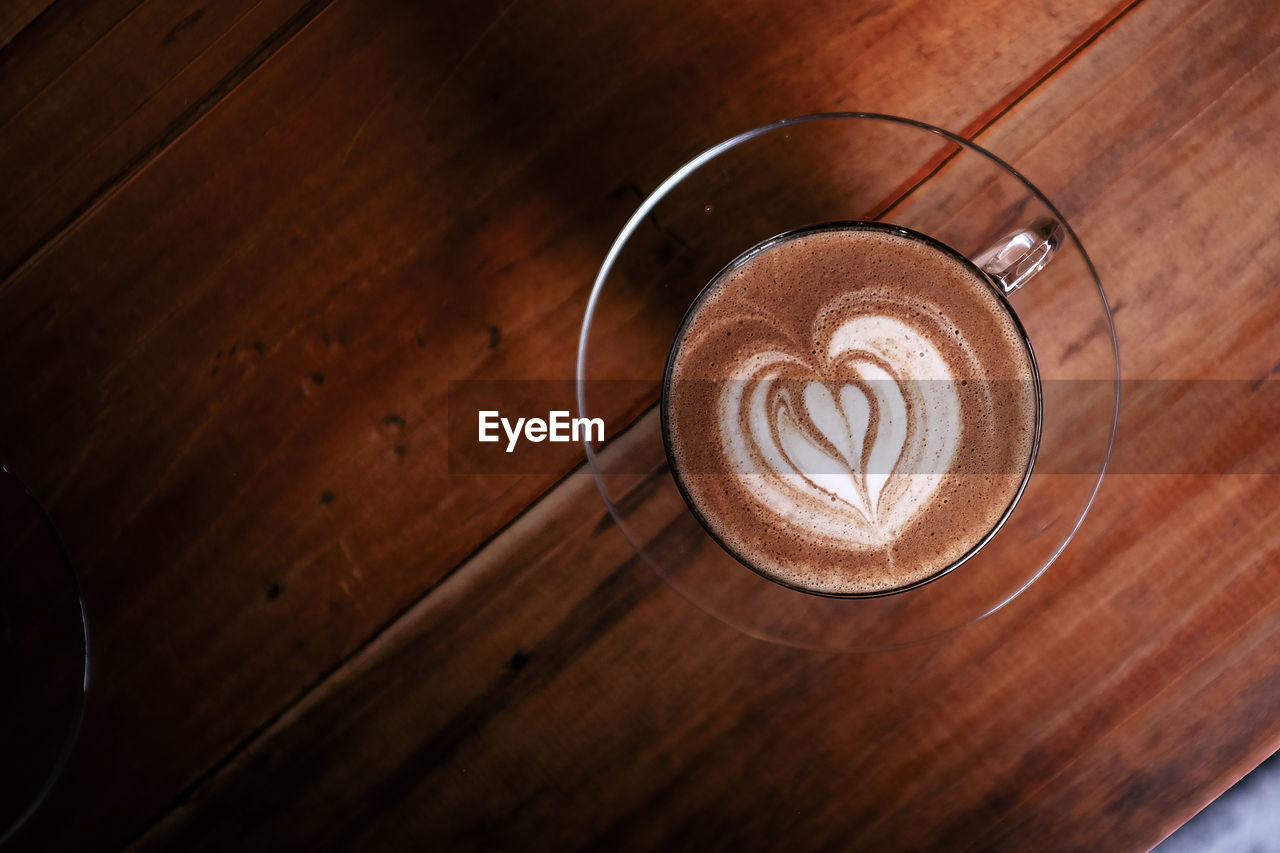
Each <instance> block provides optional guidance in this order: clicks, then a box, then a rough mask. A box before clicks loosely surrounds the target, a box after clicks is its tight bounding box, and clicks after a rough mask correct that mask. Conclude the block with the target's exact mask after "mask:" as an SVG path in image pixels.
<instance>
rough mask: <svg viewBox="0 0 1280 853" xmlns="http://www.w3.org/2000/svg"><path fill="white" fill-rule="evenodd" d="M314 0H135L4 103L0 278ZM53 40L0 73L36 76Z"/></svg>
mask: <svg viewBox="0 0 1280 853" xmlns="http://www.w3.org/2000/svg"><path fill="white" fill-rule="evenodd" d="M323 5H324V3H323V2H310V3H308V2H305V0H266V2H255V0H234V2H226V3H217V4H213V5H207V4H204V3H199V2H185V3H165V2H151V3H142V4H140V5H138V6H137V7H135V8H133V9H130V10H129V11H128V12H127V13H126V14H124V15H123V16H122V17H121V18H120V19H119V20H118V21H116V22H115V23H114V24H113V25H111V26H110V27H109V28H107V29H106V30H105V31H104V32H102V33H101V34H100V35H99V36H98V37H97V38H96V39H95V40H94V41H93V42H92V43H91V44H89V45H88V46H87V47H86V48H85V49H84V51H83V52H82V53H79V55H77V56H76V57H75V60H74V61H73V62H71V63H69V64H68V65H67V66H66V67H64V68H62V69H61V70H60V71H59V73H58V74H57V75H56V76H55V77H52V79H49V80H48V81H47V82H46V83H45V84H44V85H43V86H42V87H41V88H40V89H39V91H38V92H37V93H35V94H34V96H33V97H31V98H30V100H26V101H25V102H23V103H22V104H21V106H20V107H16V106H15V105H5V106H7V107H8V111H7V115H8V117H7V120H6V122H5V125H4V126H0V229H3V231H4V233H5V239H4V241H3V242H2V243H0V281H3V282H5V283H7V282H8V280H9V279H10V278H12V277H13V276H14V275H15V274H16V273H18V272H19V271H20V270H21V269H22V268H23V267H24V265H26V264H28V263H30V261H31V260H32V259H33V257H34V256H35V254H36V253H37V252H40V251H49V250H51V249H52V248H53V247H54V246H56V245H57V244H58V238H59V237H60V236H61V235H62V234H63V233H64V232H65V231H67V230H68V229H69V228H71V227H72V226H73V225H74V223H75V222H76V220H77V219H78V218H80V217H83V216H84V215H85V214H86V213H87V212H88V211H90V210H91V209H92V208H93V207H94V206H95V205H99V204H102V203H103V202H104V201H105V200H106V199H107V198H108V197H109V196H110V195H111V194H112V193H114V192H115V191H116V190H118V189H119V187H120V186H121V185H122V184H123V183H124V182H125V181H126V180H128V179H129V177H130V176H132V175H133V174H135V173H136V172H137V171H138V170H139V169H141V168H142V167H143V166H145V165H146V163H147V162H148V161H149V160H150V159H151V158H152V157H154V156H155V155H156V154H157V153H158V152H159V151H162V150H163V149H164V148H165V147H166V146H167V145H168V144H169V143H171V142H172V141H173V140H174V139H176V138H177V137H178V136H180V135H181V134H182V133H183V132H184V131H185V130H186V129H187V128H189V127H190V126H191V125H192V124H193V123H194V122H195V121H196V120H197V119H198V118H199V117H200V116H201V115H203V114H204V113H205V112H207V111H208V110H209V109H211V108H212V107H213V105H214V104H216V103H217V101H218V100H219V99H220V98H221V97H224V96H225V95H226V94H227V93H228V92H229V91H231V90H232V89H233V88H235V86H236V85H237V84H238V83H239V82H240V81H241V80H242V79H244V77H246V76H247V75H248V74H250V73H251V72H252V71H253V69H254V68H256V67H257V66H258V65H260V64H261V63H262V62H263V61H264V60H265V59H266V58H267V57H269V56H270V55H271V54H272V53H273V52H274V51H275V50H276V49H278V48H279V46H280V45H281V44H282V43H283V42H284V41H286V40H287V39H288V38H289V37H290V36H291V35H293V34H295V33H296V32H297V31H298V29H300V28H301V27H302V26H303V25H304V24H305V23H306V21H308V20H310V18H311V17H313V16H314V15H315V14H316V12H317V11H318V9H319V8H321V7H322V6H323ZM104 17H107V18H108V20H109V19H110V18H109V16H104ZM64 26H65V24H64ZM60 51H61V46H60V45H58V44H57V43H54V44H50V45H48V47H47V50H46V51H35V50H33V51H30V52H29V53H28V54H26V55H23V56H21V57H20V61H16V62H12V63H9V64H8V65H7V67H5V68H4V69H3V76H0V79H5V78H8V79H9V80H14V81H17V80H26V79H29V78H31V77H34V76H36V75H38V74H39V73H40V71H41V70H42V66H49V65H53V64H54V63H53V62H52V61H51V60H52V57H50V56H49V55H48V54H49V53H54V54H57V53H59V52H60ZM10 97H12V96H10ZM0 109H3V108H0ZM3 286H4V285H3V284H0V287H3Z"/></svg>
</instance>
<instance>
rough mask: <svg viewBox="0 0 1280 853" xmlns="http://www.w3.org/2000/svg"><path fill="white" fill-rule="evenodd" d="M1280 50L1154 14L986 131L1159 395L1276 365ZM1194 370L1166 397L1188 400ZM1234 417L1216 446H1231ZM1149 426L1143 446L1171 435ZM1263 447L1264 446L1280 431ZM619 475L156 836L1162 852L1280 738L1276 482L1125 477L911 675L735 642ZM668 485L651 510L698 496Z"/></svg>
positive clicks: (513, 534) (1209, 418)
mask: <svg viewBox="0 0 1280 853" xmlns="http://www.w3.org/2000/svg"><path fill="white" fill-rule="evenodd" d="M1277 35H1280V21H1278V20H1277V12H1276V11H1275V10H1274V9H1273V8H1272V7H1271V6H1270V5H1268V4H1262V3H1258V4H1252V5H1245V6H1242V4H1239V3H1232V2H1225V0H1210V2H1203V3H1202V2H1184V3H1167V4H1144V5H1142V6H1139V7H1138V8H1137V9H1136V10H1134V11H1133V12H1131V13H1130V14H1129V15H1128V16H1126V17H1125V18H1124V19H1122V20H1121V21H1120V22H1119V23H1118V24H1117V25H1116V26H1115V27H1114V28H1113V29H1112V30H1110V31H1108V32H1107V33H1105V34H1104V35H1103V36H1102V37H1101V38H1100V39H1099V40H1098V42H1097V43H1096V44H1095V45H1094V46H1093V47H1092V48H1091V49H1090V50H1089V51H1087V52H1085V53H1083V54H1082V55H1081V56H1080V57H1078V58H1077V59H1075V60H1074V61H1073V62H1071V63H1070V64H1069V65H1068V66H1066V67H1065V68H1063V69H1062V70H1061V72H1060V73H1059V74H1058V75H1056V76H1055V77H1054V78H1053V79H1052V80H1051V81H1050V82H1049V83H1048V84H1047V85H1046V86H1044V87H1043V88H1041V89H1040V90H1038V91H1037V92H1036V93H1035V94H1034V95H1033V96H1032V97H1031V98H1029V99H1028V100H1027V101H1026V102H1024V103H1022V104H1020V105H1018V106H1017V107H1015V108H1014V109H1013V110H1012V111H1011V112H1010V113H1009V114H1008V115H1006V116H1005V117H1003V118H1002V119H1001V120H1000V121H998V122H997V123H995V124H994V125H993V126H992V127H991V128H990V129H989V131H988V132H987V133H986V134H984V136H983V141H985V142H987V143H988V144H989V145H991V147H992V148H993V149H995V150H996V151H998V152H1000V153H1004V154H1006V155H1009V156H1011V157H1012V158H1013V159H1014V161H1015V162H1016V163H1017V164H1018V165H1019V166H1022V167H1023V168H1025V170H1026V172H1027V173H1028V174H1029V175H1030V176H1031V177H1032V178H1033V179H1035V180H1037V181H1038V182H1039V183H1040V184H1041V186H1042V187H1044V188H1045V189H1046V190H1047V191H1048V192H1049V194H1050V195H1051V196H1052V197H1053V198H1055V199H1058V200H1060V201H1061V203H1062V206H1063V207H1064V209H1065V211H1066V213H1067V215H1068V216H1069V217H1070V218H1071V220H1072V221H1073V222H1074V223H1075V224H1076V225H1077V227H1078V228H1079V230H1080V231H1081V233H1082V235H1083V236H1084V238H1085V240H1086V244H1087V245H1088V246H1089V247H1090V249H1091V251H1092V253H1093V257H1094V260H1095V262H1096V263H1097V264H1098V266H1099V268H1100V270H1101V272H1102V275H1103V278H1104V280H1105V281H1106V282H1107V284H1108V288H1109V293H1110V295H1111V299H1112V302H1113V304H1114V305H1115V307H1116V308H1117V322H1118V323H1119V325H1120V331H1121V336H1122V341H1124V344H1123V346H1124V347H1125V349H1124V353H1125V357H1126V358H1125V364H1126V375H1129V376H1133V377H1135V378H1137V377H1141V378H1149V377H1162V378H1165V379H1177V380H1184V381H1185V380H1215V379H1249V380H1258V379H1262V378H1264V377H1266V376H1268V375H1273V374H1274V373H1275V364H1276V363H1277V359H1278V358H1280V353H1278V352H1276V350H1275V346H1276V342H1275V340H1274V335H1271V334H1270V330H1273V329H1274V328H1275V325H1276V323H1275V321H1276V319H1277V312H1280V293H1277V291H1276V290H1275V288H1274V287H1273V286H1272V283H1273V282H1274V279H1275V275H1276V273H1277V271H1280V249H1277V247H1275V246H1274V245H1273V243H1274V241H1272V240H1270V223H1271V222H1273V221H1274V216H1275V213H1276V208H1275V201H1274V199H1272V198H1269V197H1267V196H1265V195H1259V194H1258V193H1260V192H1262V191H1260V190H1257V189H1255V188H1256V187H1264V188H1265V187H1269V186H1274V185H1275V179H1276V178H1277V177H1280V175H1277V174H1276V171H1277V168H1280V167H1278V166H1277V164H1280V158H1276V157H1274V156H1272V155H1273V154H1274V152H1275V147H1274V146H1275V142H1274V139H1275V137H1274V129H1275V127H1276V126H1277V124H1278V123H1280V97H1277V95H1276V94H1275V92H1276V86H1275V83H1276V81H1277V79H1280V63H1277V61H1276V57H1275V53H1274V45H1275V44H1277V43H1278V42H1277V38H1276V36H1277ZM1160 93H1165V94H1164V95H1163V96H1160V99H1159V102H1158V103H1152V100H1153V98H1156V97H1157V96H1158V95H1160ZM1241 164H1248V168H1241ZM1239 199H1244V200H1246V202H1247V203H1244V204H1237V200H1239ZM1228 210H1229V211H1232V212H1233V214H1234V215H1232V216H1229V217H1228V216H1224V211H1228ZM1171 212H1172V213H1171ZM1209 280H1211V281H1212V282H1213V287H1212V288H1211V289H1206V288H1205V287H1203V286H1202V282H1204V281H1209ZM1188 313H1190V315H1191V316H1190V317H1187V314H1188ZM1271 381H1274V380H1271ZM1176 385H1178V383H1176V382H1174V383H1168V384H1167V385H1166V386H1150V387H1151V388H1153V389H1155V390H1154V391H1153V392H1152V393H1158V392H1159V389H1160V388H1161V387H1166V388H1168V389H1170V390H1168V391H1167V392H1165V393H1168V395H1169V399H1168V405H1170V406H1173V405H1176V401H1177V397H1178V394H1179V393H1180V392H1179V391H1178V390H1177V388H1176V387H1175V386H1176ZM1267 399H1270V398H1269V397H1268V398H1267ZM1139 403H1140V405H1139V406H1138V407H1137V408H1136V409H1135V410H1133V411H1150V410H1151V406H1152V404H1151V402H1150V400H1140V401H1139ZM1215 414H1216V413H1215V411H1213V410H1209V409H1203V410H1201V411H1200V413H1199V415H1198V416H1199V418H1200V421H1199V423H1198V425H1197V428H1196V429H1194V430H1192V433H1193V434H1194V433H1200V434H1202V435H1204V436H1205V439H1206V441H1209V442H1218V441H1219V440H1221V439H1226V440H1231V438H1232V435H1233V434H1234V427H1233V426H1231V425H1225V426H1224V425H1222V424H1219V423H1218V422H1217V421H1216V420H1215ZM1122 424H1123V426H1122V432H1121V437H1120V440H1121V442H1122V445H1123V443H1125V442H1129V441H1136V440H1141V441H1146V440H1150V439H1151V438H1152V432H1151V426H1150V425H1144V424H1132V423H1126V422H1124V421H1123V420H1122ZM647 425H648V426H649V428H652V424H651V423H648V424H647ZM645 426H646V423H644V422H642V424H640V425H638V427H637V429H642V428H644V427H645ZM1220 433H1223V434H1221V435H1220ZM1234 437H1235V441H1236V445H1237V446H1236V448H1235V452H1237V453H1238V454H1239V457H1238V458H1242V459H1245V458H1249V456H1250V454H1251V452H1252V451H1253V450H1256V449H1257V448H1251V447H1248V446H1244V445H1245V444H1246V443H1247V442H1249V441H1258V440H1266V441H1270V439H1261V438H1259V437H1256V436H1254V437H1250V436H1249V434H1248V433H1244V434H1236V435H1235V436H1234ZM630 438H632V436H631V435H628V436H626V437H624V438H623V439H622V440H620V441H619V442H618V443H617V444H616V445H614V447H613V448H611V452H618V453H627V452H628V445H627V440H628V439H630ZM1263 447H1264V448H1269V447H1272V445H1271V444H1266V445H1263ZM583 479H584V478H582V477H574V478H570V480H569V481H567V482H566V483H564V484H562V485H561V486H560V487H558V488H557V490H556V491H555V492H553V493H552V494H551V495H550V496H549V497H548V498H547V499H546V500H545V501H544V502H543V503H542V504H540V505H538V506H535V508H534V509H533V510H531V511H530V512H529V514H527V515H526V516H525V517H523V518H522V519H521V520H520V521H519V522H517V523H516V524H515V525H514V526H513V527H512V528H511V529H510V530H509V531H507V532H506V533H504V534H503V535H502V536H501V537H499V538H498V539H497V540H495V541H494V542H493V543H491V545H490V546H489V547H487V548H486V549H484V550H482V551H481V552H480V553H479V554H477V556H476V557H475V558H474V559H473V560H472V561H471V562H469V563H468V564H467V565H465V566H464V567H463V568H461V569H460V570H459V571H458V572H457V573H455V574H454V575H452V576H451V577H450V578H449V579H448V580H446V581H445V582H444V583H443V584H442V585H441V586H440V587H439V588H438V589H437V590H436V591H435V592H434V593H433V594H432V595H431V596H429V597H428V598H427V599H426V600H425V601H423V602H422V603H420V604H419V605H418V606H416V607H415V608H414V609H413V610H412V611H411V612H410V613H408V614H407V615H406V616H405V617H404V618H403V619H401V620H399V621H398V622H397V623H396V624H395V625H394V626H393V627H392V628H391V629H390V630H389V631H387V632H386V633H384V634H383V635H382V636H381V637H379V639H378V640H377V641H376V642H375V643H374V644H372V645H370V646H369V647H368V648H367V649H365V650H364V651H363V652H362V653H361V654H359V655H358V656H357V657H356V658H354V659H353V660H352V661H351V662H349V663H348V664H347V665H346V666H344V667H343V668H342V669H341V670H340V671H339V672H338V673H337V674H336V675H335V677H334V678H332V679H330V680H329V681H328V682H326V683H324V684H323V685H321V686H320V687H318V688H317V690H316V691H314V692H313V693H312V694H311V695H309V696H308V697H307V698H306V699H305V700H304V701H303V702H302V703H300V704H299V705H298V706H296V707H295V708H293V709H292V710H291V711H290V712H289V713H288V714H287V715H285V716H284V717H283V718H281V719H280V720H278V721H277V722H276V723H275V724H273V725H272V726H271V727H270V728H269V729H268V730H267V731H265V732H263V733H262V734H261V735H260V736H259V737H258V738H256V739H255V741H254V742H253V743H252V744H251V745H250V747H249V748H248V749H246V750H245V751H244V752H243V753H241V754H240V755H238V756H236V757H235V758H234V759H233V760H232V761H231V762H229V763H228V764H227V765H226V766H225V767H223V768H222V770H221V771H220V772H218V773H217V774H215V776H214V777H213V778H212V779H211V780H210V781H209V782H208V783H207V784H205V785H203V786H201V787H200V788H198V789H197V790H196V791H195V792H194V793H193V794H192V796H191V798H190V799H189V801H188V802H186V803H185V804H183V805H182V806H181V807H180V808H179V809H177V810H176V811H175V812H173V813H172V814H170V815H169V816H168V817H167V818H166V819H165V820H164V821H163V822H162V823H161V824H160V825H158V826H157V827H156V828H155V829H154V830H153V831H152V833H150V834H149V835H148V836H147V837H146V838H144V839H142V841H141V842H140V843H139V844H138V845H137V846H138V848H139V849H155V848H166V847H169V846H177V845H180V846H183V847H184V848H190V849H222V848H224V847H228V846H233V845H249V846H254V847H262V848H264V849H265V848H273V849H274V848H278V847H280V846H289V845H294V844H314V845H316V846H343V845H346V846H360V845H364V846H390V847H407V846H415V845H421V844H424V843H430V844H434V845H438V846H441V847H444V848H447V849H453V848H458V849H473V848H474V849H484V848H487V847H491V846H492V845H495V844H505V845H507V846H511V845H515V844H525V845H527V844H530V843H532V841H533V840H535V839H536V840H537V841H538V842H540V843H541V844H542V845H543V846H547V847H561V846H584V845H591V846H599V847H607V848H621V849H654V848H665V847H672V846H676V847H687V848H697V847H702V846H714V847H731V846H735V845H742V846H750V847H769V846H777V845H778V844H779V843H781V842H782V840H783V839H785V840H786V842H787V843H789V844H792V845H795V846H800V847H806V848H808V847H824V846H826V847H832V848H849V847H855V848H859V849H862V848H865V849H922V848H924V849H932V848H938V847H946V848H949V849H1013V850H1017V849H1027V848H1028V847H1035V848H1036V849H1045V848H1052V849H1099V848H1101V847H1107V848H1111V847H1115V848H1118V849H1133V848H1143V847H1145V846H1149V845H1151V844H1153V843H1155V842H1156V841H1158V840H1159V839H1160V838H1162V837H1163V836H1164V835H1165V834H1167V833H1168V832H1169V831H1170V830H1171V829H1172V828H1173V827H1174V826H1176V825H1177V824H1178V823H1180V822H1181V821H1182V820H1184V819H1185V818H1186V817H1188V816H1190V814H1192V813H1194V812H1195V811H1196V810H1198V809H1199V808H1200V807H1201V806H1203V804H1204V803H1205V802H1207V800H1208V799H1209V798H1211V797H1212V796H1214V795H1216V794H1217V793H1218V792H1220V791H1221V790H1222V789H1223V788H1225V787H1226V786H1227V785H1228V784H1230V782H1232V781H1234V779H1235V778H1237V777H1238V776H1239V775H1241V774H1242V773H1243V772H1245V771H1246V770H1248V769H1249V768H1250V767H1252V766H1253V765H1254V764H1256V763H1257V762H1258V761H1259V760H1260V759H1261V758H1262V757H1263V756H1265V755H1266V754H1268V753H1269V752H1271V751H1272V750H1273V749H1274V748H1275V747H1276V745H1277V744H1280V723H1278V722H1277V720H1278V719H1280V717H1278V716H1277V714H1276V710H1277V708H1278V707H1280V690H1278V689H1277V687H1276V685H1277V684H1278V683H1280V681H1277V678H1278V677H1280V652H1277V651H1276V649H1275V648H1274V644H1272V643H1269V642H1268V640H1269V638H1270V637H1272V636H1274V632H1275V631H1276V629H1277V628H1280V596H1277V594H1276V591H1275V590H1276V573H1277V572H1278V571H1280V533H1277V530H1280V525H1278V524H1277V522H1278V521H1280V501H1277V497H1278V496H1280V477H1277V476H1276V475H1275V474H1270V475H1264V476H1256V475H1232V476H1223V475H1186V474H1183V475H1178V474H1172V473H1170V474H1154V473H1146V474H1125V475H1117V476H1113V477H1111V478H1109V479H1108V481H1107V482H1106V484H1105V485H1104V489H1103V492H1102V495H1101V497H1100V500H1099V503H1098V505H1097V506H1096V508H1095V515H1094V516H1093V517H1092V518H1091V519H1090V521H1089V523H1088V524H1087V525H1086V527H1085V530H1084V532H1083V533H1082V535H1081V537H1080V538H1079V539H1078V540H1077V541H1076V542H1075V543H1074V544H1073V545H1072V547H1071V548H1070V549H1069V550H1068V552H1067V553H1066V555H1065V556H1064V558H1063V559H1062V560H1061V561H1060V562H1059V564H1058V565H1056V566H1055V567H1054V569H1053V570H1052V571H1051V572H1050V573H1049V574H1048V575H1046V577H1045V578H1044V579H1043V580H1041V581H1040V582H1039V583H1038V584H1036V585H1035V586H1034V587H1033V588H1032V589H1031V591H1030V592H1028V593H1027V595H1026V597H1025V598H1023V599H1020V600H1019V601H1018V602H1017V603H1015V605H1014V606H1012V607H1010V608H1007V609H1006V610H1004V611H1002V612H1000V613H998V614H997V615H996V616H994V617H992V618H991V619H989V620H988V621H986V622H984V623H982V624H980V625H977V626H974V627H972V628H970V629H968V630H966V631H965V632H963V633H962V634H961V635H960V636H959V637H958V638H957V639H956V641H955V642H952V643H948V644H945V645H942V646H937V647H932V656H929V655H928V654H922V653H920V652H917V653H916V655H917V656H916V657H910V658H909V659H906V660H900V659H896V658H895V657H894V656H893V655H887V656H883V657H880V656H871V657H857V656H838V655H820V654H812V653H806V652H799V651H795V650H789V649H784V648H779V647H774V646H769V645H767V644H762V643H759V642H757V641H755V640H752V639H749V638H747V637H744V636H742V635H739V634H737V633H736V632H734V631H732V630H730V629H728V628H726V627H724V626H722V625H720V624H719V623H717V622H714V621H713V620H711V619H710V618H709V617H706V616H704V615H703V614H702V613H701V612H699V611H697V610H695V609H693V608H692V607H690V606H688V605H687V604H686V603H684V602H683V601H682V600H680V599H678V597H677V596H675V594H674V593H672V592H671V591H670V590H669V589H668V588H667V587H665V586H663V585H661V584H659V583H658V582H657V581H656V580H655V579H654V578H653V577H651V576H650V574H649V573H648V572H649V570H648V569H647V568H646V567H644V566H643V565H640V564H638V561H637V560H635V559H634V557H633V554H632V552H631V551H630V549H629V547H628V546H627V545H626V543H625V542H624V541H623V540H622V538H621V536H620V535H619V534H618V533H617V531H616V530H615V529H614V528H613V527H612V526H611V525H609V524H608V523H607V522H606V521H605V517H604V515H603V509H602V508H601V507H600V506H599V505H598V498H597V497H596V496H595V495H594V494H593V493H592V490H591V487H590V484H589V483H583V482H582V480H583ZM635 488H636V490H637V494H636V497H635V498H634V500H635V501H636V502H637V504H638V505H639V506H640V507H641V508H642V511H652V512H654V513H657V514H658V516H657V517H658V518H659V519H661V518H662V517H663V515H662V514H663V513H672V512H675V511H676V510H677V509H678V508H673V507H670V506H662V505H658V503H659V502H658V501H657V500H656V499H654V500H651V501H649V502H648V503H646V500H647V497H646V496H647V495H649V494H651V493H649V492H647V491H646V489H645V484H644V483H643V482H637V484H636V485H635ZM652 494H657V493H652ZM654 526H655V527H661V524H655V525H654Z"/></svg>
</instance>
